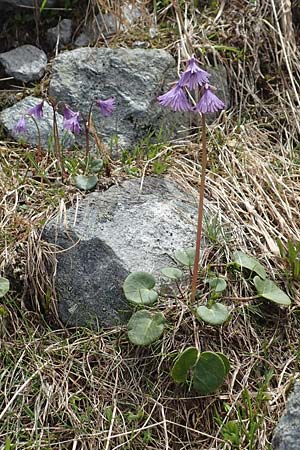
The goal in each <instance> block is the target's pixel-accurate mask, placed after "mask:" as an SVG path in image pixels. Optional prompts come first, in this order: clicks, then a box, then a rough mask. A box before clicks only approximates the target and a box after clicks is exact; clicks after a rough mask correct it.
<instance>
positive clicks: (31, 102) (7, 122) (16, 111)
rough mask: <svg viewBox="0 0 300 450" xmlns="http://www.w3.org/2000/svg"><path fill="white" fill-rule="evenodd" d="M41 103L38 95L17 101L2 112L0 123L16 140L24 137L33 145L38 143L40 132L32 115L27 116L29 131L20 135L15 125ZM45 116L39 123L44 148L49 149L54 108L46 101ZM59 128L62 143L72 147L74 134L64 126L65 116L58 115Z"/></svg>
mask: <svg viewBox="0 0 300 450" xmlns="http://www.w3.org/2000/svg"><path fill="white" fill-rule="evenodd" d="M39 103H41V99H40V98H36V97H26V98H25V99H24V100H21V101H20V102H18V103H16V104H15V105H13V106H11V107H10V108H7V109H4V110H3V111H2V112H1V113H0V123H1V124H2V125H3V126H4V128H5V129H6V130H7V131H8V133H9V134H10V135H11V136H12V137H13V138H14V139H16V140H19V139H20V138H22V139H24V140H25V142H27V143H28V144H31V145H37V144H38V132H37V128H36V125H35V123H34V121H33V120H32V119H31V118H30V117H26V118H25V120H26V124H27V132H26V133H24V134H22V135H20V134H18V133H16V131H15V129H14V127H15V126H16V123H17V122H18V120H19V119H20V118H21V117H22V116H24V114H26V113H27V111H28V110H29V109H30V108H33V107H34V106H36V105H38V104H39ZM43 110H44V117H43V118H42V119H40V120H38V125H39V129H40V133H41V143H42V146H43V148H45V149H47V148H48V146H49V142H50V145H51V138H52V126H53V110H52V107H51V106H50V105H49V104H48V103H47V102H44V108H43ZM57 123H58V130H59V135H60V141H61V144H62V145H63V146H64V147H71V146H72V145H73V144H74V136H73V135H72V133H70V132H69V131H67V130H65V129H64V128H63V117H62V116H61V115H60V114H58V115H57Z"/></svg>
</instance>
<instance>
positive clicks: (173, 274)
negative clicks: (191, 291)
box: [161, 267, 183, 280]
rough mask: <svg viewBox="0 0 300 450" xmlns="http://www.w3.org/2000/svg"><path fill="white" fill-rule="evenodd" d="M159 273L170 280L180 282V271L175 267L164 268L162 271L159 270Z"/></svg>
mask: <svg viewBox="0 0 300 450" xmlns="http://www.w3.org/2000/svg"><path fill="white" fill-rule="evenodd" d="M161 273H162V274H163V275H165V277H168V278H170V279H171V280H180V278H182V275H183V274H182V271H181V270H180V269H177V267H164V268H163V269H161Z"/></svg>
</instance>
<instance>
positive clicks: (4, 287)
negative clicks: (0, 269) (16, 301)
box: [0, 277, 9, 298]
mask: <svg viewBox="0 0 300 450" xmlns="http://www.w3.org/2000/svg"><path fill="white" fill-rule="evenodd" d="M8 291H9V281H8V279H7V278H3V277H0V298H1V297H4V295H5V294H7V292H8Z"/></svg>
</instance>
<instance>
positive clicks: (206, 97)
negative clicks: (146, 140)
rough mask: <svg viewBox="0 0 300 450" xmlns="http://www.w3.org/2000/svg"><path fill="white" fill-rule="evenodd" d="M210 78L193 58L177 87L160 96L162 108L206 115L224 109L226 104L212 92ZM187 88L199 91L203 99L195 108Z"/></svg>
mask: <svg viewBox="0 0 300 450" xmlns="http://www.w3.org/2000/svg"><path fill="white" fill-rule="evenodd" d="M209 77H210V74H209V73H208V72H206V71H205V70H203V69H201V68H200V67H199V65H198V64H197V61H196V59H195V58H194V57H192V58H191V59H190V60H189V61H188V64H187V68H186V70H185V71H184V72H183V73H182V74H181V76H180V78H179V80H178V82H177V83H176V84H175V86H174V87H172V89H170V90H169V91H168V92H166V93H165V94H163V95H160V96H159V97H158V101H159V103H160V104H161V105H162V106H166V107H168V108H171V109H172V110H173V111H193V112H199V113H202V114H206V113H213V112H216V111H218V110H220V109H224V108H225V105H224V103H223V102H222V100H220V99H219V98H218V97H217V96H216V95H215V94H214V93H213V91H212V86H210V84H209ZM186 88H187V89H190V90H197V89H198V90H199V92H200V96H201V97H200V100H199V101H198V103H197V104H196V105H195V106H194V105H192V104H191V102H190V100H189V98H188V97H187V93H186Z"/></svg>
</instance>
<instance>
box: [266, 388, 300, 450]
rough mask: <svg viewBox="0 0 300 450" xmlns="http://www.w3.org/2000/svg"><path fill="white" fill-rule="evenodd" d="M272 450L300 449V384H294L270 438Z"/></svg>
mask: <svg viewBox="0 0 300 450" xmlns="http://www.w3.org/2000/svg"><path fill="white" fill-rule="evenodd" d="M272 444H273V450H299V449H300V385H299V382H297V383H296V384H295V387H294V391H293V393H292V394H291V395H290V397H289V399H288V402H287V406H286V410H285V412H284V414H283V416H282V417H281V419H280V420H279V423H278V425H277V427H276V429H275V433H274V436H273V440H272Z"/></svg>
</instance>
